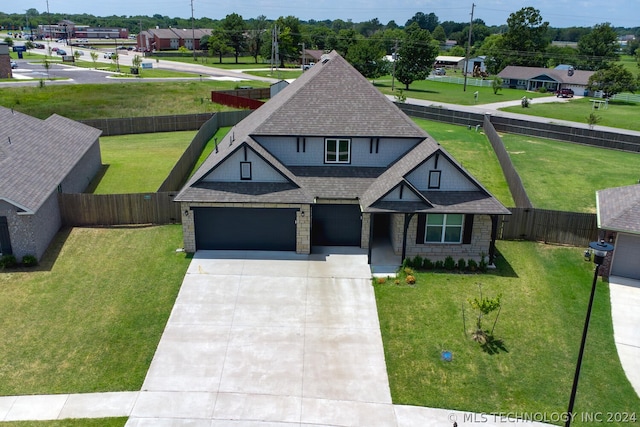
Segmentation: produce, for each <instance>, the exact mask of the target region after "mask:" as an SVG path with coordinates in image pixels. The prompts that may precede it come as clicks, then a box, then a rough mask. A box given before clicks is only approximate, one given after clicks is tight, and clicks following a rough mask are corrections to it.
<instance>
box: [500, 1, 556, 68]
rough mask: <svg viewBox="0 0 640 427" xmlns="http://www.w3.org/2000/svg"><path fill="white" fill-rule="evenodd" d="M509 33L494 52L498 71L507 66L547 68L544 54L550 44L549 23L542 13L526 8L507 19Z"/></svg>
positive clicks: (503, 37)
mask: <svg viewBox="0 0 640 427" xmlns="http://www.w3.org/2000/svg"><path fill="white" fill-rule="evenodd" d="M507 26H508V29H507V32H506V33H505V34H504V35H503V36H502V38H501V39H500V40H499V41H498V45H497V47H498V49H497V50H496V52H494V55H495V61H496V65H497V69H498V70H502V69H503V68H504V67H506V66H507V65H521V66H525V67H543V66H545V65H546V64H545V57H544V52H545V51H546V49H547V46H548V45H549V44H550V40H549V39H548V35H547V29H548V28H549V23H548V22H543V21H542V16H541V15H540V11H539V10H537V9H535V8H533V7H530V6H529V7H524V8H522V9H520V10H519V11H518V12H515V13H512V14H511V15H509V18H508V19H507Z"/></svg>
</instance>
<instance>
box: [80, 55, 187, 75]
mask: <svg viewBox="0 0 640 427" xmlns="http://www.w3.org/2000/svg"><path fill="white" fill-rule="evenodd" d="M80 58H81V59H80V60H78V61H76V62H75V63H74V64H73V66H74V67H79V68H90V69H93V68H96V69H98V70H104V71H110V72H113V73H116V72H117V67H116V64H115V63H114V62H111V63H109V64H106V63H104V62H96V63H94V62H93V61H92V60H91V57H86V56H82V57H80ZM147 62H148V61H147ZM139 71H140V73H139V74H137V75H134V74H131V67H130V66H128V65H126V66H125V65H120V74H117V75H114V76H115V77H129V78H131V77H137V78H141V79H145V78H178V77H192V78H198V77H199V75H198V74H194V73H185V72H181V71H172V70H162V69H159V68H151V69H149V68H140V70H139Z"/></svg>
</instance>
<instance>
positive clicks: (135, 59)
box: [131, 54, 142, 76]
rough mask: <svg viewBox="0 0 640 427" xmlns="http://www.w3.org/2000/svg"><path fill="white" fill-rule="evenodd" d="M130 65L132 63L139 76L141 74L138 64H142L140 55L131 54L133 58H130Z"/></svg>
mask: <svg viewBox="0 0 640 427" xmlns="http://www.w3.org/2000/svg"><path fill="white" fill-rule="evenodd" d="M131 65H133V68H135V69H136V70H137V73H138V76H140V75H141V74H142V72H141V70H140V65H142V57H141V56H140V55H138V54H136V55H133V59H132V60H131Z"/></svg>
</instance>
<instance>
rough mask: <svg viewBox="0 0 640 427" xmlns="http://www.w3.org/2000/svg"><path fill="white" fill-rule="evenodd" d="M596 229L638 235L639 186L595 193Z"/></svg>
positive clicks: (639, 220) (639, 219)
mask: <svg viewBox="0 0 640 427" xmlns="http://www.w3.org/2000/svg"><path fill="white" fill-rule="evenodd" d="M596 199H597V206H598V228H600V229H604V230H611V231H621V232H626V233H632V234H640V184H634V185H627V186H624V187H616V188H607V189H605V190H600V191H598V192H596Z"/></svg>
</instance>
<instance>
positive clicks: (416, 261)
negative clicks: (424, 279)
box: [411, 255, 423, 269]
mask: <svg viewBox="0 0 640 427" xmlns="http://www.w3.org/2000/svg"><path fill="white" fill-rule="evenodd" d="M422 263H423V259H422V257H421V256H420V255H416V256H414V257H413V260H412V261H411V266H412V267H413V268H416V269H417V268H422Z"/></svg>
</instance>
